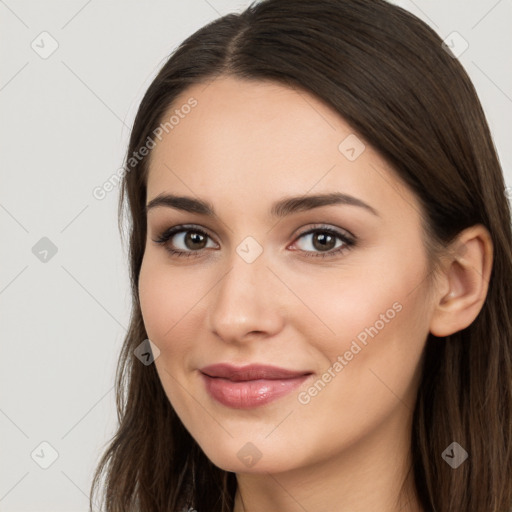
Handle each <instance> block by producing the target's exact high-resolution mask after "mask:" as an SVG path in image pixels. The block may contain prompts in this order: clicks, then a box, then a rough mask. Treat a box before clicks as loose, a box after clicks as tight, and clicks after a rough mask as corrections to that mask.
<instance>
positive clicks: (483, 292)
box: [430, 224, 493, 337]
mask: <svg viewBox="0 0 512 512" xmlns="http://www.w3.org/2000/svg"><path fill="white" fill-rule="evenodd" d="M452 245H453V246H454V247H455V249H453V248H452V249H451V250H450V251H449V254H450V256H449V257H447V259H446V264H445V265H444V266H443V272H442V275H441V277H440V278H439V280H438V287H437V292H438V293H437V295H436V296H435V303H434V311H433V314H432V318H431V321H430V332H431V333H432V334H433V335H434V336H438V337H443V336H448V335H450V334H453V333H455V332H458V331H461V330H462V329H465V328H466V327H468V326H469V325H470V324H471V323H472V322H473V320H474V319H475V318H476V317H477V316H478V313H480V310H481V309H482V306H483V304H484V302H485V298H486V297H487V290H488V288H489V279H490V275H491V269H492V261H493V243H492V239H491V236H490V234H489V231H488V230H487V229H486V228H485V226H483V225H482V224H477V225H475V226H471V227H470V228H467V229H465V230H464V231H462V232H461V233H459V235H458V237H457V239H456V240H455V241H454V242H453V244H452Z"/></svg>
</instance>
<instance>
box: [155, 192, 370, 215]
mask: <svg viewBox="0 0 512 512" xmlns="http://www.w3.org/2000/svg"><path fill="white" fill-rule="evenodd" d="M336 204H342V205H350V206H358V207H360V208H363V209H365V210H367V211H368V212H370V213H372V214H373V215H376V216H377V217H380V215H379V212H378V211H377V210H376V209H375V208H373V207H372V206H370V205H368V204H366V203H365V202H364V201H362V200H361V199H358V198H357V197H354V196H350V195H347V194H342V193H340V192H334V193H331V194H317V195H308V196H297V197H286V198H284V199H281V200H279V201H276V202H275V203H274V204H273V205H272V207H271V209H270V215H271V216H272V217H285V216H287V215H291V214H293V213H296V212H302V211H306V210H312V209H313V208H319V207H320V206H329V205H336ZM159 206H165V207H168V208H175V209H177V210H182V211H185V212H190V213H198V214H201V215H207V216H209V217H215V216H216V213H215V209H214V207H213V205H212V204H211V203H209V202H208V201H204V200H202V199H196V198H194V197H187V196H176V195H172V194H160V195H158V196H156V197H155V198H153V199H152V200H151V201H150V202H149V203H148V204H147V205H146V212H148V211H149V210H151V209H153V208H156V207H159Z"/></svg>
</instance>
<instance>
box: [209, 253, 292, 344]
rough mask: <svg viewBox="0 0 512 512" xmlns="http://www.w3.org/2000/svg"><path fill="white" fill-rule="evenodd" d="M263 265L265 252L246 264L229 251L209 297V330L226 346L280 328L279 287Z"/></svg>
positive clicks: (236, 254) (271, 332)
mask: <svg viewBox="0 0 512 512" xmlns="http://www.w3.org/2000/svg"><path fill="white" fill-rule="evenodd" d="M267 264H268V262H267V260H266V258H265V253H263V254H261V255H260V256H259V257H258V258H257V259H256V260H255V261H253V262H252V263H248V262H247V261H245V260H244V259H243V258H242V257H240V256H239V254H238V253H236V251H233V254H232V257H231V258H230V259H229V262H228V263H227V266H226V271H225V272H224V273H223V275H222V277H221V279H220V281H219V282H218V283H217V285H216V286H215V287H214V289H213V290H212V293H211V294H209V296H210V307H209V308H208V326H209V329H210V331H211V332H212V333H213V334H214V335H216V336H217V337H219V338H221V339H222V340H223V341H225V342H226V343H245V342H247V341H249V340H251V339H254V338H255V337H256V338H258V339H261V338H267V337H271V336H273V335H275V334H277V333H278V332H279V331H280V330H281V329H282V328H283V325H284V322H285V318H284V315H283V312H284V311H285V310H286V308H285V307H284V303H283V301H282V300H281V299H282V294H283V285H282V283H280V281H279V280H278V279H277V278H276V277H275V276H274V274H273V273H272V272H271V271H270V270H269V268H267Z"/></svg>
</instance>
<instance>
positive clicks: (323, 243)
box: [295, 228, 355, 257]
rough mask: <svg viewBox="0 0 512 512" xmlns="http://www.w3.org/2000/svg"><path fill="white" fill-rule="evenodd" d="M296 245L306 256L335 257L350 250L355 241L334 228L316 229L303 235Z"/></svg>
mask: <svg viewBox="0 0 512 512" xmlns="http://www.w3.org/2000/svg"><path fill="white" fill-rule="evenodd" d="M295 244H296V245H297V246H298V248H299V249H300V250H301V251H302V252H303V253H304V255H306V256H320V257H327V256H334V255H336V254H338V253H340V252H342V251H346V250H349V249H350V248H351V247H352V246H354V245H355V240H353V239H352V238H349V237H348V236H347V235H345V234H343V233H340V232H338V231H336V230H334V229H332V228H316V229H310V230H309V231H307V232H305V233H302V234H301V235H299V237H298V238H297V241H296V242H295Z"/></svg>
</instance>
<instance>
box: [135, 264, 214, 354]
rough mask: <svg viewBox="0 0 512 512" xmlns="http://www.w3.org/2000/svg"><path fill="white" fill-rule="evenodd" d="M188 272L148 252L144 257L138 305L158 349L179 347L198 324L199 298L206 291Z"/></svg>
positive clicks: (147, 329)
mask: <svg viewBox="0 0 512 512" xmlns="http://www.w3.org/2000/svg"><path fill="white" fill-rule="evenodd" d="M191 273H192V272H191V271H190V270H184V269H183V270H180V269H179V268H171V267H169V266H167V265H165V264H162V262H161V261H159V260H158V259H157V258H155V257H154V256H152V255H151V254H148V255H147V257H146V255H145V256H144V260H143V262H142V266H141V271H140V276H139V283H138V286H139V297H140V306H141V311H142V317H143V320H144V325H145V328H146V332H147V334H148V337H149V338H150V339H151V340H152V341H153V340H154V341H155V342H156V343H157V344H158V346H159V348H160V350H161V351H162V350H165V351H168V350H169V349H171V348H172V349H173V351H176V350H179V347H180V343H181V344H183V343H185V342H186V340H187V339H190V336H187V331H188V330H190V328H191V327H192V326H194V325H198V322H195V321H194V319H196V318H197V316H198V314H200V312H201V310H202V308H203V307H204V306H203V305H202V303H201V298H202V297H203V296H204V294H205V292H206V290H205V289H204V286H200V283H201V280H200V281H198V280H197V279H196V278H194V277H193V276H192V275H191ZM199 325H200V324H199ZM171 340H172V344H171V343H170V341H171Z"/></svg>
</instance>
